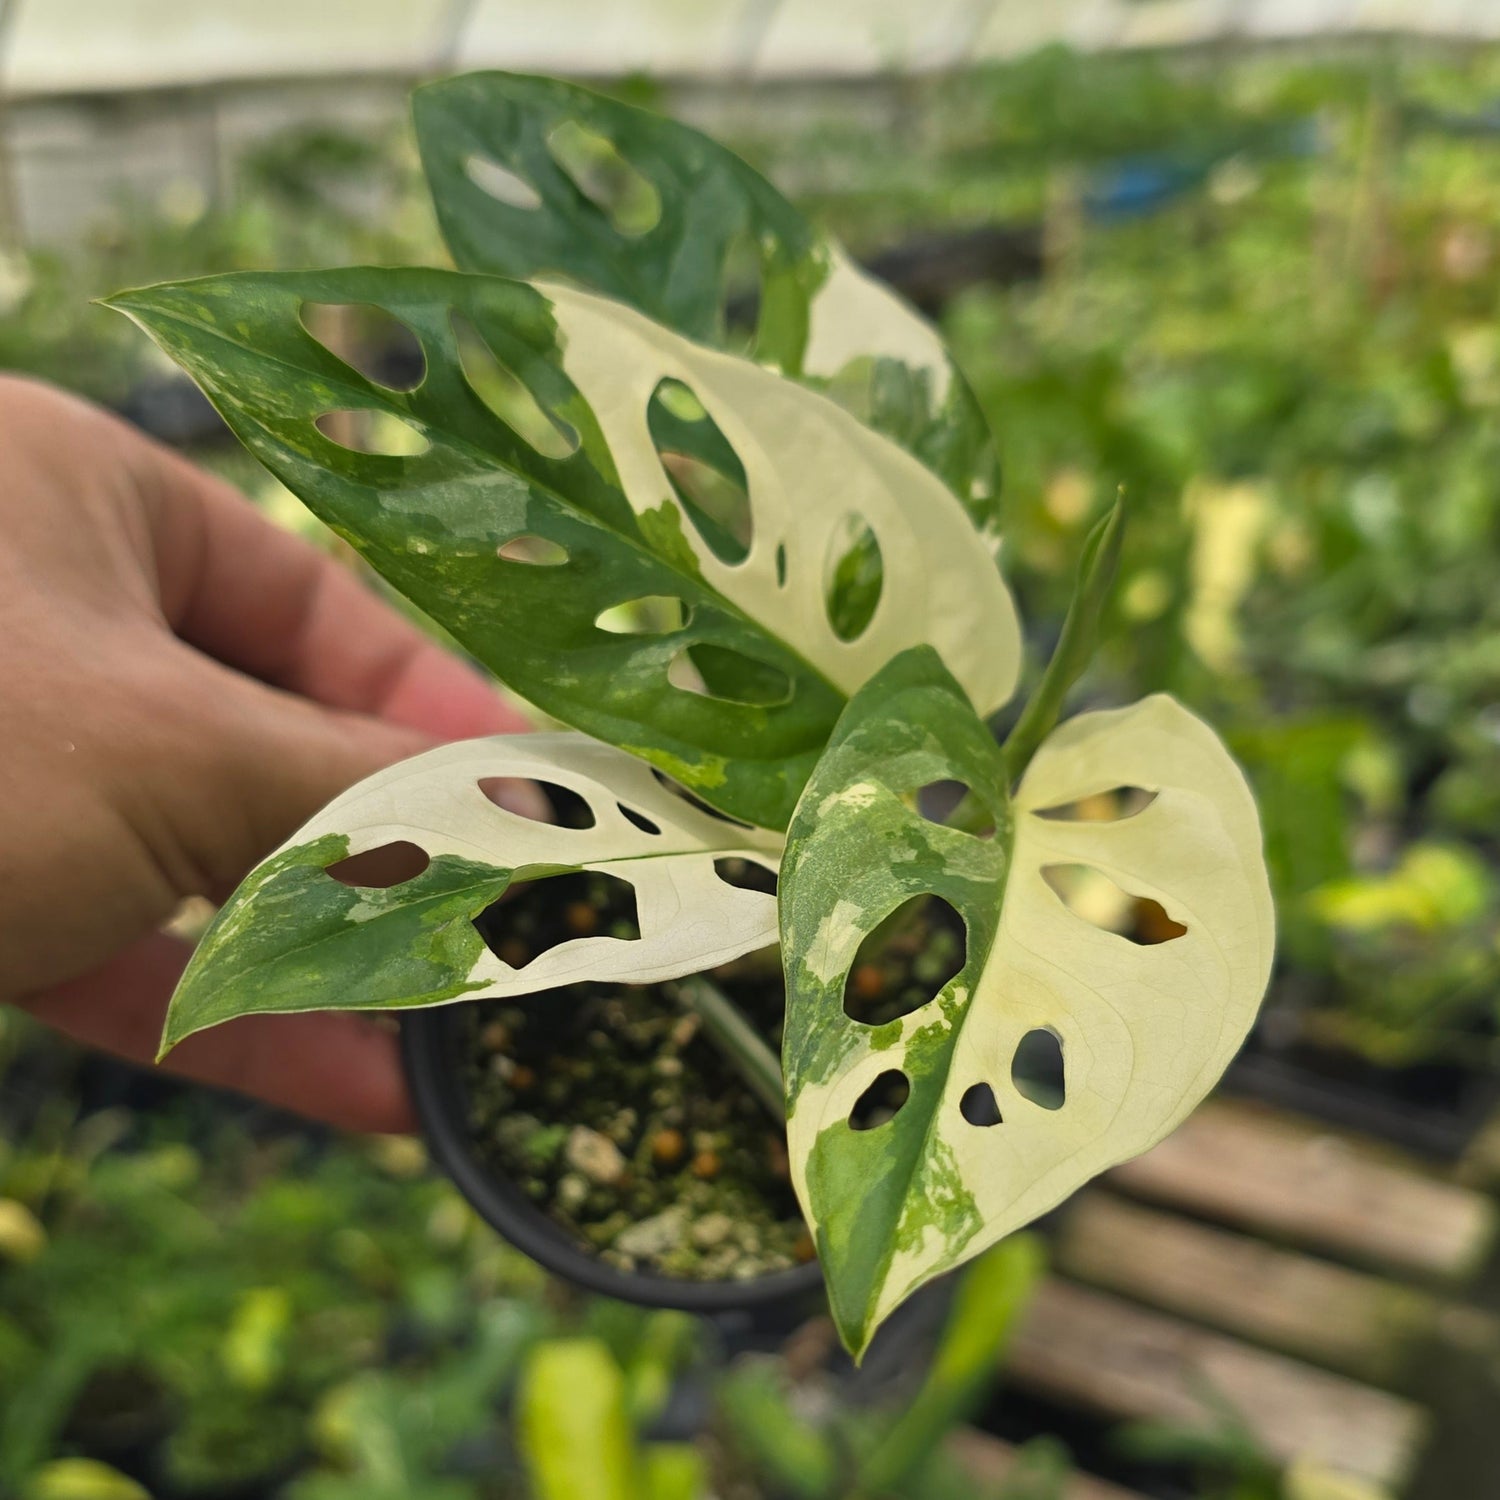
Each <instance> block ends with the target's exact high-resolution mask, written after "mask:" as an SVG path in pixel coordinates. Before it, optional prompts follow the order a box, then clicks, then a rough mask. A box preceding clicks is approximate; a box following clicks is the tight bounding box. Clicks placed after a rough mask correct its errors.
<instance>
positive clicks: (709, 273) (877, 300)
mask: <svg viewBox="0 0 1500 1500" xmlns="http://www.w3.org/2000/svg"><path fill="white" fill-rule="evenodd" d="M412 107H413V114H414V117H415V122H416V130H417V141H418V145H419V147H420V149H421V153H422V165H423V168H424V170H425V171H426V173H427V180H428V184H429V186H430V187H431V190H432V196H433V201H434V203H435V205H436V208H437V215H438V222H439V223H440V225H441V226H442V230H443V235H444V238H445V239H446V240H447V242H448V247H449V249H450V250H451V251H452V254H453V258H454V260H455V262H456V263H457V264H458V265H459V266H460V267H461V268H462V269H464V270H467V271H483V272H488V273H491V274H497V275H502V276H514V277H518V278H521V279H526V280H529V279H531V278H534V277H538V276H548V275H560V276H563V277H566V278H567V279H568V280H569V281H570V282H572V283H574V284H575V285H579V286H583V287H587V288H590V289H591V290H593V291H597V292H601V293H603V294H604V295H606V296H608V297H613V298H615V299H617V300H618V301H621V302H625V303H628V304H629V305H630V306H632V307H635V308H638V309H639V310H640V311H641V312H643V313H645V314H647V315H648V316H649V317H651V318H653V319H654V320H655V321H656V322H658V323H662V324H665V325H666V326H667V327H669V328H672V329H675V330H676V331H677V332H679V333H683V334H686V335H687V336H688V337H689V338H693V339H696V340H698V341H700V342H703V343H709V344H713V345H716V346H719V347H724V346H726V345H727V344H729V343H731V342H733V341H738V342H740V343H743V337H742V335H740V334H739V333H738V332H737V331H735V330H731V329H730V328H729V326H728V323H729V320H728V319H727V318H726V310H727V309H728V308H729V307H730V304H731V303H732V302H733V301H734V300H735V299H737V298H739V299H743V296H744V294H745V293H746V292H747V291H750V290H751V289H752V287H751V281H750V277H751V276H752V275H753V277H754V278H755V279H756V281H757V282H758V292H759V301H758V309H757V318H756V328H755V336H754V354H755V357H756V359H758V360H760V361H762V362H764V363H767V364H770V365H773V366H774V367H776V368H777V369H779V370H781V371H782V372H783V373H785V374H787V375H790V376H793V377H796V378H799V379H806V380H808V381H809V382H811V383H814V384H816V385H818V386H820V387H824V388H826V389H828V390H829V392H830V394H832V395H833V396H834V397H835V399H837V400H838V401H840V402H841V403H842V404H844V405H846V406H848V407H849V409H850V410H851V411H853V412H854V414H855V415H856V416H858V417H859V418H860V420H861V421H864V422H867V423H869V424H870V425H871V426H873V427H875V428H876V429H877V430H879V431H882V432H885V433H887V434H888V435H889V436H891V437H892V438H894V439H895V440H896V441H897V442H899V443H900V444H901V445H902V446H903V447H905V448H907V449H908V450H909V451H910V452H912V453H914V454H915V455H916V456H917V457H918V458H920V459H921V460H922V462H923V463H925V464H926V465H927V466H928V467H929V468H931V469H932V470H933V471H934V472H935V473H936V474H938V475H939V476H940V477H941V478H942V479H943V481H944V483H945V484H946V485H947V487H948V488H949V490H950V491H951V492H952V493H953V494H954V495H955V496H956V497H957V498H958V500H959V501H960V502H961V503H962V505H963V507H964V509H965V510H966V511H967V512H968V514H969V516H970V517H971V519H972V520H973V522H974V524H975V526H977V527H978V528H979V529H980V530H981V531H982V532H983V533H984V534H985V536H986V537H987V538H988V540H989V542H990V544H991V545H992V547H993V546H996V545H998V541H999V498H1000V483H999V470H998V464H997V460H996V453H995V444H994V440H993V438H992V436H991V434H990V431H989V426H988V423H987V422H986V421H985V418H984V414H983V412H982V411H981V409H980V406H979V403H978V401H977V400H976V399H975V396H974V393H973V391H972V390H971V389H970V388H969V386H968V384H967V382H966V381H965V380H964V379H963V376H962V375H961V374H960V373H959V372H958V371H957V370H956V369H955V367H954V366H953V364H952V363H951V361H950V359H949V357H948V355H947V352H946V350H945V349H944V347H943V343H942V340H941V339H940V338H939V337H938V335H937V333H936V331H935V330H934V329H933V328H932V326H931V325H930V324H929V323H928V322H927V321H926V320H925V319H923V318H922V317H921V316H920V315H919V314H918V313H916V312H915V311H913V309H912V308H910V307H909V306H907V304H906V303H905V302H903V301H902V300H901V299H900V298H899V297H898V296H896V294H895V293H894V292H892V291H891V290H890V288H888V287H886V286H884V285H882V284H881V283H880V282H878V281H876V280H874V279H873V278H872V277H870V276H867V275H866V274H865V273H864V272H863V271H861V270H859V269H858V268H857V267H856V266H855V265H853V263H852V262H851V261H850V260H849V257H848V256H847V255H846V254H845V252H844V251H843V250H842V249H841V248H840V247H839V246H838V245H837V244H836V243H835V242H834V241H833V240H831V239H830V238H829V237H828V236H827V235H825V234H823V233H822V232H821V231H819V230H817V229H816V228H815V227H814V226H813V225H812V224H811V223H809V221H808V220H807V219H806V218H805V217H804V216H803V215H802V214H801V213H800V212H799V211H798V210H797V209H795V208H793V207H792V205H791V204H790V203H788V202H787V201H786V199H785V198H783V197H782V196H781V194H780V193H779V192H777V190H776V189H775V188H774V187H773V186H772V185H771V184H770V183H769V182H767V181H766V179H765V178H764V177H762V176H761V175H760V173H759V172H757V171H755V170H754V168H752V167H750V166H749V165H748V164H747V163H746V162H744V161H743V160H741V159H740V158H739V157H738V156H736V155H735V154H734V153H733V152H732V151H729V150H727V149H726V148H725V147H723V146H721V145H719V144H718V142H716V141H713V140H710V139H709V138H708V137H707V136H705V135H703V134H702V133H701V132H699V131H696V130H693V129H692V128H691V127H689V126H686V125H683V124H680V123H679V122H677V121H675V120H669V119H665V118H663V117H662V116H660V115H656V114H652V113H651V112H649V111H647V110H643V109H637V108H635V107H634V106H632V105H629V104H624V103H621V102H620V101H619V100H616V99H609V98H606V97H604V96H603V95H601V94H596V93H594V92H593V91H592V90H590V89H585V88H580V87H579V86H578V85H576V84H570V83H562V82H559V81H558V80H556V79H551V78H536V77H529V76H527V75H524V74H516V73H470V74H466V75H465V76H463V77H460V78H451V79H446V80H443V81H441V82H438V83H432V84H428V85H426V86H425V87H423V88H420V89H418V90H417V91H416V93H415V95H414V96H413V105H412ZM568 132H572V133H574V134H575V136H578V137H581V138H583V139H584V140H585V141H591V142H592V143H593V144H594V146H595V149H596V151H597V152H599V153H604V154H607V159H604V160H600V161H599V163H598V167H599V171H597V172H596V173H595V176H596V177H597V178H598V179H599V181H598V182H596V183H588V182H585V183H582V184H581V183H580V181H579V178H578V174H577V169H576V167H575V168H574V170H573V172H571V173H570V171H569V170H568V167H567V165H566V157H565V155H564V153H563V152H562V151H561V150H560V149H559V142H560V140H561V139H562V137H563V135H564V134H566V133H568ZM496 167H498V168H500V169H501V170H502V171H503V172H504V173H506V174H509V181H508V183H501V184H498V185H497V184H495V183H494V182H491V184H490V186H489V187H486V186H485V185H484V184H485V182H486V179H487V177H492V176H493V174H494V169H495V168H496ZM611 188H613V192H612V191H611ZM507 189H508V190H507ZM507 197H509V198H511V199H513V200H515V201H509V202H507V201H506V198H507ZM612 198H614V199H617V200H619V201H620V202H621V203H622V204H624V205H625V206H626V207H628V209H629V210H630V211H629V212H627V213H625V214H622V213H621V212H620V211H619V210H618V209H617V208H614V204H613V203H612V201H611V199H612ZM523 199H524V200H525V201H524V202H523V201H521V200H523ZM612 209H614V211H612ZM747 262H748V264H747ZM751 265H753V272H752V271H751Z"/></svg>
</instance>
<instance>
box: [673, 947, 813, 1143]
mask: <svg viewBox="0 0 1500 1500" xmlns="http://www.w3.org/2000/svg"><path fill="white" fill-rule="evenodd" d="M665 988H666V989H667V990H669V991H672V992H675V994H676V996H677V998H678V999H679V1000H680V1001H681V1002H682V1003H683V1004H684V1005H686V1006H687V1007H689V1009H691V1010H693V1011H696V1012H697V1014H698V1017H699V1019H700V1020H702V1022H703V1025H704V1027H705V1028H706V1029H707V1031H708V1034H709V1035H710V1036H711V1037H712V1038H713V1039H714V1041H715V1042H716V1043H717V1044H718V1045H719V1047H720V1048H721V1049H722V1050H723V1052H724V1055H725V1056H726V1057H727V1058H728V1059H729V1061H730V1062H732V1063H733V1064H734V1066H735V1068H736V1069H737V1070H738V1072H739V1074H740V1077H741V1078H743V1079H744V1080H745V1082H746V1083H747V1084H749V1085H750V1088H751V1089H752V1091H753V1092H754V1094H755V1097H756V1098H757V1099H759V1100H760V1102H761V1103H762V1104H764V1105H765V1107H766V1109H767V1110H768V1111H769V1112H770V1114H771V1116H772V1118H773V1119H775V1120H777V1121H779V1122H780V1123H782V1124H785V1123H786V1104H785V1102H784V1099H783V1094H782V1084H781V1064H780V1062H778V1061H777V1058H776V1054H775V1053H774V1052H772V1051H771V1049H770V1048H769V1047H768V1046H767V1045H766V1043H765V1039H764V1038H763V1037H762V1036H761V1035H760V1033H759V1032H758V1031H756V1029H755V1028H754V1027H753V1026H752V1025H751V1024H750V1022H749V1021H747V1020H746V1019H745V1016H744V1014H743V1012H741V1010H740V1008H739V1007H738V1006H737V1005H736V1004H735V1003H734V1001H733V1000H731V999H730V998H729V996H728V995H726V994H725V993H724V991H723V990H721V989H720V988H719V987H718V986H717V985H715V984H713V983H711V982H710V981H709V980H707V979H705V978H704V977H703V976H702V975H701V974H695V975H693V976H692V977H691V978H688V979H679V980H677V982H676V983H675V984H670V985H666V986H665Z"/></svg>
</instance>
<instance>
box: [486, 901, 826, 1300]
mask: <svg viewBox="0 0 1500 1500" xmlns="http://www.w3.org/2000/svg"><path fill="white" fill-rule="evenodd" d="M621 887H623V889H621ZM633 896H634V893H633V891H631V889H630V887H629V886H628V885H627V884H626V883H625V882H622V881H616V880H612V879H611V878H610V877H608V876H601V875H597V874H594V873H592V872H590V873H586V874H582V875H576V876H560V877H557V878H555V879H552V880H548V881H546V882H544V883H539V884H538V885H537V886H536V887H534V888H533V889H532V890H522V891H520V892H518V893H517V895H516V896H515V898H514V899H512V900H509V901H506V902H503V903H500V904H499V905H497V906H496V907H494V908H492V909H491V912H490V913H489V914H487V916H486V917H485V918H482V919H481V924H480V930H481V932H483V933H484V935H485V938H486V941H487V942H489V943H490V945H491V946H492V947H493V948H495V949H496V951H497V952H500V953H501V955H502V956H503V957H504V958H505V959H506V961H507V962H509V963H512V964H521V963H525V962H527V961H529V960H530V959H531V958H534V957H535V956H536V955H537V954H538V953H540V952H542V951H544V950H545V949H546V948H549V947H551V946H553V945H554V944H555V943H557V942H559V941H566V940H567V939H569V938H573V937H580V936H592V935H609V936H616V937H618V938H619V939H621V940H622V941H628V940H629V939H630V938H631V937H633V936H635V935H636V933H637V931H638V929H636V928H635V926H634V921H635V918H634V905H633ZM715 978H716V979H717V980H718V981H719V982H720V983H722V984H724V985H726V986H727V987H731V988H732V989H733V991H734V997H735V999H736V1000H737V1001H738V1003H739V1004H740V1005H741V1007H742V1009H744V1010H745V1012H746V1014H747V1015H748V1016H749V1017H750V1018H751V1019H752V1020H753V1021H754V1022H756V1023H757V1024H758V1025H760V1026H761V1028H762V1029H763V1031H764V1032H765V1035H766V1037H767V1040H768V1042H769V1043H770V1045H771V1046H772V1047H773V1048H778V1049H779V1046H780V1032H781V1016H782V1012H783V1009H784V1002H783V997H782V988H781V975H780V966H779V960H778V957H777V954H776V953H775V951H774V950H770V951H768V952H766V953H763V954H755V955H751V956H750V957H749V958H747V959H742V960H739V961H738V962H737V963H735V964H732V965H727V966H725V968H724V969H722V970H718V971H716V972H715ZM465 1010H466V1012H467V1013H468V1014H467V1016H466V1020H465V1025H464V1026H463V1027H462V1028H460V1030H459V1033H458V1036H459V1046H460V1049H461V1058H462V1068H463V1076H464V1083H465V1087H466V1090H467V1097H468V1107H469V1108H468V1119H469V1126H470V1129H471V1130H472V1132H473V1135H474V1138H475V1140H476V1142H477V1143H478V1145H479V1148H480V1152H481V1155H482V1156H483V1157H484V1158H485V1159H487V1160H488V1161H490V1162H492V1163H493V1165H494V1167H495V1169H496V1170H497V1171H498V1172H499V1173H502V1174H504V1175H505V1176H506V1177H508V1178H510V1179H512V1180H513V1181H515V1182H517V1183H518V1184H520V1186H521V1188H522V1190H523V1191H524V1192H525V1193H526V1194H527V1195H528V1196H529V1197H530V1198H531V1199H532V1200H533V1201H534V1202H535V1203H537V1204H538V1205H539V1206H540V1207H541V1208H543V1209H544V1210H545V1211H546V1212H547V1213H548V1215H549V1216H550V1217H551V1218H553V1219H554V1220H556V1221H557V1222H558V1223H559V1224H561V1225H562V1226H563V1227H564V1228H566V1229H568V1230H570V1231H571V1232H572V1233H573V1234H574V1235H576V1236H577V1237H578V1239H579V1240H580V1241H581V1242H582V1243H583V1244H584V1245H585V1246H586V1247H588V1248H590V1249H592V1250H593V1251H594V1252H595V1253H596V1254H598V1256H599V1258H600V1259H601V1260H603V1261H605V1262H606V1263H608V1264H610V1265H613V1266H616V1267H618V1268H619V1269H621V1270H625V1271H632V1270H642V1271H649V1272H654V1273H657V1274H660V1275H665V1276H676V1277H681V1278H684V1279H686V1280H693V1281H721V1280H747V1279H749V1278H752V1277H756V1276H763V1275H767V1274H770V1273H772V1272H775V1271H781V1270H786V1269H788V1268H790V1267H792V1266H795V1265H798V1264H801V1263H804V1262H806V1261H809V1260H811V1259H812V1258H813V1255H814V1250H813V1244H812V1239H811V1237H810V1235H809V1234H808V1232H807V1230H806V1227H805V1226H804V1224H803V1222H802V1217H801V1214H800V1212H799V1210H798V1208H797V1201H796V1197H795V1195H794V1194H793V1192H792V1186H791V1178H790V1172H789V1169H788V1165H787V1158H786V1144H785V1131H784V1128H783V1127H782V1125H781V1124H780V1123H779V1122H778V1121H775V1120H773V1119H772V1118H771V1116H770V1115H769V1113H768V1112H767V1110H766V1108H765V1106H764V1105H763V1104H762V1103H760V1101H759V1100H757V1099H756V1098H755V1096H754V1094H752V1093H751V1092H750V1090H749V1088H748V1087H747V1086H746V1085H745V1084H744V1083H743V1082H742V1080H741V1079H740V1076H739V1075H738V1073H736V1072H735V1070H734V1068H733V1066H732V1064H730V1063H729V1062H728V1061H727V1060H726V1059H725V1057H724V1056H723V1054H722V1053H721V1052H720V1050H719V1049H718V1048H717V1047H716V1046H715V1044H714V1043H713V1042H712V1041H711V1040H710V1039H709V1038H708V1037H707V1036H706V1035H705V1034H704V1032H703V1029H702V1026H701V1024H700V1022H699V1020H698V1017H697V1016H696V1015H695V1014H694V1013H693V1012H691V1011H690V1010H685V1009H683V1008H682V1006H681V1005H679V1004H678V1003H676V1002H675V1001H674V999H673V998H672V997H671V994H670V988H669V987H657V986H641V985H619V984H578V985H570V986H568V987H566V988H563V989H556V990H548V991H546V992H544V993H542V994H539V995H536V996H530V997H526V998H524V999H520V1000H505V1001H493V1002H480V1003H477V1004H475V1005H472V1006H467V1007H465Z"/></svg>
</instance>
